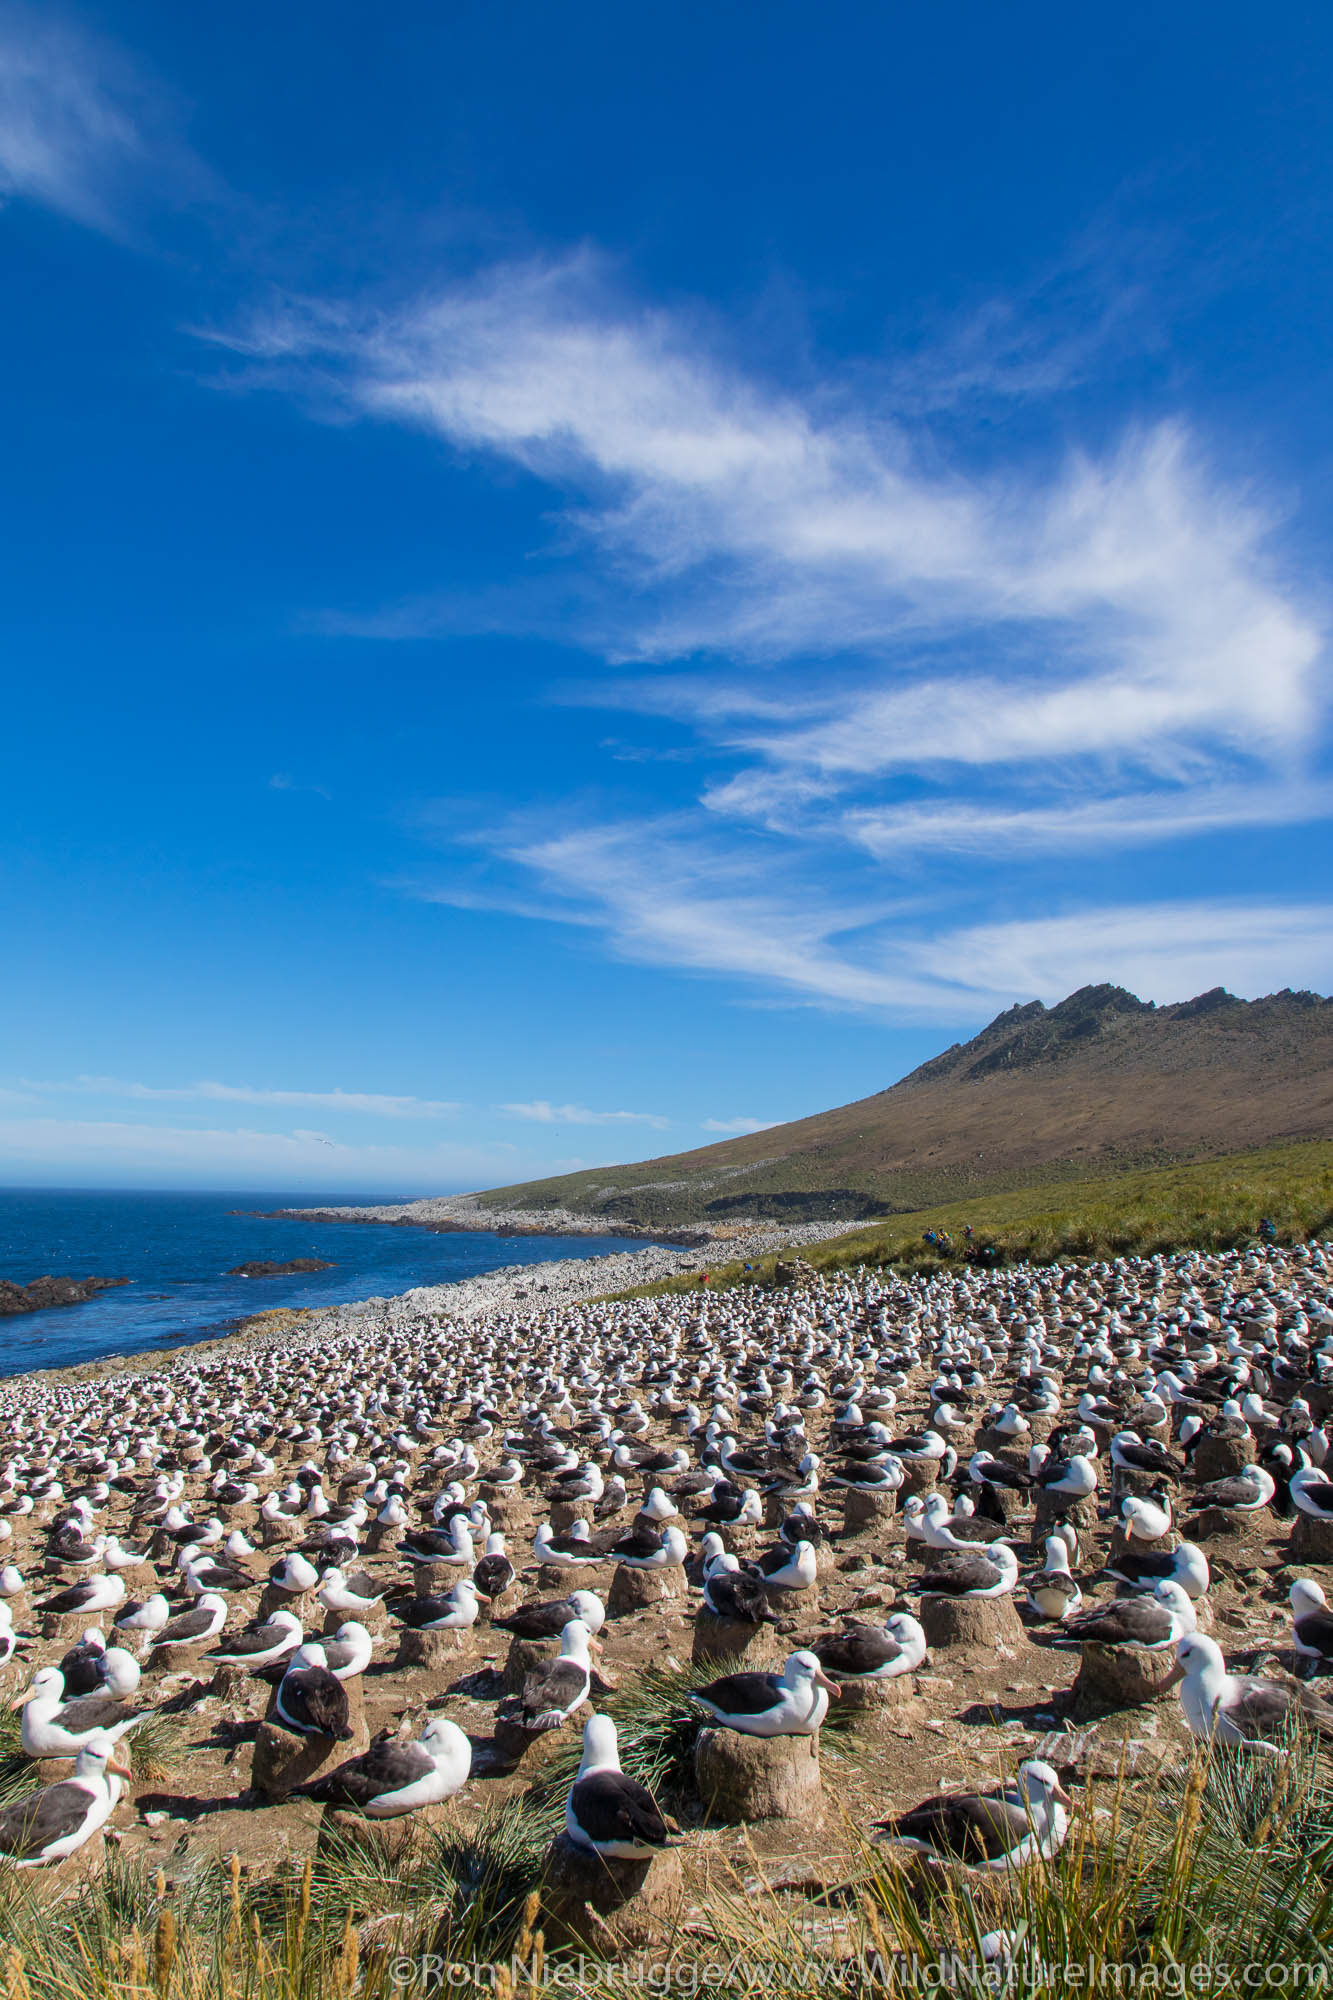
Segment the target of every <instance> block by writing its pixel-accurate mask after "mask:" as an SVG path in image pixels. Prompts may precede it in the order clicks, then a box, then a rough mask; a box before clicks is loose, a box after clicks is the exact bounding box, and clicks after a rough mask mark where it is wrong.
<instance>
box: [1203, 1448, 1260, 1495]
mask: <svg viewBox="0 0 1333 2000" xmlns="http://www.w3.org/2000/svg"><path fill="white" fill-rule="evenodd" d="M1253 1464H1254V1439H1253V1438H1252V1437H1241V1438H1213V1437H1201V1438H1200V1439H1199V1442H1198V1443H1197V1444H1196V1445H1195V1447H1194V1477H1195V1479H1196V1480H1197V1481H1198V1483H1199V1485H1200V1486H1207V1485H1208V1484H1209V1482H1210V1481H1211V1480H1214V1479H1234V1478H1235V1476H1236V1474H1237V1473H1238V1472H1243V1471H1244V1470H1245V1468H1246V1466H1247V1465H1253Z"/></svg>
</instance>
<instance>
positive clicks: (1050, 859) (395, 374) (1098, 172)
mask: <svg viewBox="0 0 1333 2000" xmlns="http://www.w3.org/2000/svg"><path fill="white" fill-rule="evenodd" d="M1330 75H1333V17H1330V15H1329V13H1328V11H1327V9H1324V8H1318V7H1314V6H1299V5H1293V6H1290V7H1285V8H1280V9H1276V10H1270V11H1269V13H1268V14H1267V15H1261V14H1259V13H1256V11H1255V10H1254V9H1253V8H1252V7H1245V8H1242V7H1240V6H1228V5H1223V6H1218V5H1215V4H1212V5H1208V6H1206V7H1205V6H1203V5H1191V4H1182V5H1178V6H1174V7H1172V8H1169V9H1164V8H1161V7H1160V6H1146V5H1142V6H1134V5H1130V6H1123V5H1122V6H1118V7H1116V8H1109V7H1102V8H1096V7H1094V8H1078V9H1074V8H1069V7H1067V6H1059V7H1057V6H1054V5H1025V6H1021V7H1016V8H1003V9H1001V8H997V7H995V6H993V5H990V4H980V0H960V4H955V5H953V6H950V7H948V8H944V7H920V6H906V5H897V4H883V0H881V4H877V5H864V6H863V5H850V4H848V5H839V4H837V3H836V0H834V3H833V4H830V5H827V6H825V7H822V8H819V9H814V8H811V7H809V6H803V5H802V6H798V5H792V4H781V0H779V4H773V5H765V6H763V7H760V6H757V5H743V6H741V5H717V4H714V5H712V6H709V7H707V8H704V7H697V6H688V5H678V6H674V7H662V8H657V9H646V8H637V9H628V8H625V7H623V6H610V5H597V4H588V5H584V6H580V7H578V8H560V9H557V8H553V7H550V6H544V5H543V6H539V5H535V4H532V5H527V4H521V3H518V0H516V4H512V5H506V6H504V7H496V6H495V5H493V4H492V5H489V6H482V5H440V4H439V3H438V0H432V3H431V4H429V5H424V4H415V3H414V0H405V4H402V5H400V6H397V7H395V8H393V9H391V10H388V11H387V12H383V11H382V12H381V13H380V14H375V13H373V12H372V11H368V10H366V9H365V8H364V7H361V6H355V7H353V6H347V5H337V4H334V5H327V4H325V5H321V6H319V7H318V8H316V7H315V6H313V5H306V4H303V0H292V4H289V5H286V6H284V7H282V8H278V9H275V8H273V7H271V6H266V7H260V6H256V5H250V4H245V0H242V4H239V5H233V6H232V7H230V8H228V9H225V10H206V9H198V8H181V7H179V6H171V7H168V6H166V5H155V4H141V3H139V0H121V4H120V5H118V6H116V7H115V8H109V7H107V8H102V9H85V10H79V11H62V10H61V9H59V8H52V7H46V6H44V7H42V8H41V9H33V10H24V9H17V8H0V191H2V192H3V196H4V200H3V206H0V279H2V281H3V295H4V299H5V310H4V312H3V314H0V363H2V364H3V365H2V366H0V396H2V397H3V406H4V407H3V437H4V444H5V450H4V461H5V477H4V480H3V484H2V485H0V495H2V496H3V498H2V501H0V504H2V505H3V510H4V518H3V523H2V524H0V528H2V532H0V563H3V570H4V586H5V587H4V607H5V620H4V628H5V631H4V650H5V674H4V678H5V688H6V694H5V702H4V711H3V713H4V727H3V730H2V731H0V824H3V840H4V857H5V858H4V868H3V885H2V887H0V913H2V919H3V923H4V935H5V938H6V940H7V943H8V954H7V961H8V962H7V967H6V977H5V979H4V982H3V993H2V995H0V1179H3V1180H5V1181H7V1182H10V1183H26V1182H43V1181H49V1182H77V1183H81V1184H98V1183H102V1182H108V1183H111V1182H121V1183H128V1184H131V1185H133V1184H138V1185H167V1184H182V1185H198V1186H244V1185H257V1186H270V1187H293V1188H295V1187H304V1186H308V1187H311V1188H319V1187H329V1188H332V1187H338V1188H344V1189H352V1188H355V1189H366V1190H372V1189H386V1190H395V1191H403V1192H413V1191H429V1190H435V1189H452V1188H460V1187H476V1186H484V1185H488V1184H494V1183H497V1182H503V1181H510V1180H516V1179H521V1178H523V1177H525V1176H528V1175H532V1174H536V1173H539V1172H542V1171H546V1170H548V1169H552V1168H555V1169H559V1168H564V1167H571V1166H575V1165H587V1164H593V1163H595V1162H598V1161H608V1160H614V1159H617V1158H626V1157H643V1156H647V1155H649V1154H655V1153H660V1152H670V1151H677V1150H681V1149H683V1148H686V1147H689V1146H692V1145H697V1144H702V1143H704V1142H705V1141H706V1140H708V1139H709V1138H712V1137H715V1136H716V1135H717V1134H718V1133H720V1132H729V1131H734V1130H748V1129H753V1128H754V1127H755V1126H757V1125H760V1124H764V1123H769V1122H773V1121H777V1120H780V1119H786V1118H790V1117H795V1116H799V1115H801V1114H803V1113H806V1112H809V1111H814V1110H818V1109H822V1108H824V1107H826V1106H827V1105H830V1104H833V1103H837V1102H842V1101H846V1100H847V1099H849V1098H853V1097H857V1096H862V1095H865V1094H867V1093H868V1092H870V1091H872V1090H875V1089H879V1088H882V1087H883V1086H884V1085H886V1084H887V1083H889V1082H891V1081H892V1080H893V1079H894V1078H895V1077H897V1076H899V1075H901V1074H902V1073H903V1072H904V1071H905V1070H906V1069H908V1068H910V1067H912V1066H913V1065H914V1064H915V1063H916V1062H918V1061H920V1060H922V1059H923V1058H924V1057H926V1056H928V1055H930V1054H932V1053H933V1052H935V1051H936V1050H937V1049H938V1048H939V1047H941V1046H943V1045H945V1044H947V1043H948V1042H950V1041H953V1040H956V1039H959V1038H961V1037H963V1036H965V1035H967V1034H970V1033H972V1032H974V1031H975V1030H976V1029H977V1028H978V1027H980V1026H981V1025H982V1024H983V1023H984V1022H985V1021H986V1020H988V1019H990V1018H991V1017H992V1016H993V1015H994V1014H995V1013H997V1012H998V1011H999V1010H1000V1009H1001V1008H1002V1007H1004V1006H1007V1005H1009V1004H1010V1003H1011V1002H1013V1001H1015V1000H1028V999H1031V998H1034V997H1040V998H1042V999H1044V1000H1046V1001H1048V1002H1050V1001H1054V1000H1057V999H1059V998H1060V997H1062V995H1063V994H1065V993H1066V992H1068V991H1070V990H1071V989H1072V988H1074V987H1076V986H1078V985H1080V984H1083V983H1085V982H1087V981H1090V980H1101V979H1111V980H1118V981H1121V982H1123V983H1124V984H1126V985H1129V986H1131V987H1133V988H1134V989H1135V990H1136V991H1137V992H1139V993H1140V994H1142V995H1144V996H1145V997H1149V998H1154V999H1157V1000H1159V1001H1168V1000H1173V999H1180V998H1185V997H1188V996H1189V995H1191V994H1193V993H1196V992H1198V991H1200V990H1202V989H1203V988H1205V987H1208V986H1212V985H1215V984H1217V983H1219V982H1221V983H1225V984H1227V985H1229V986H1231V987H1232V988H1233V990H1235V991H1238V992H1241V993H1244V994H1247V995H1253V994H1258V993H1263V992H1267V991H1272V990H1274V989H1275V988H1278V987H1281V986H1284V985H1293V986H1313V987H1316V988H1318V989H1320V990H1325V991H1327V990H1329V987H1330V985H1331V984H1333V941H1331V939H1333V927H1331V926H1330V922H1329V917H1330V897H1329V893H1328V889H1327V862H1328V853H1329V835H1328V820H1327V815H1328V805H1327V800H1328V797H1329V793H1328V786H1327V770H1328V754H1327V748H1328V746H1327V736H1328V715H1327V675H1326V666H1325V660H1326V636H1325V635H1326V631H1327V627H1328V624H1329V603H1328V597H1329V587H1328V583H1327V579H1328V577H1329V575H1330V561H1329V553H1330V540H1331V539H1333V477H1331V468H1333V393H1330V392H1331V391H1333V380H1331V379H1330V378H1331V377H1333V344H1330V341H1329V337H1328V330H1329V326H1330V323H1333V258H1331V257H1330V255H1329V241H1330V222H1331V221H1333V145H1331V143H1330V123H1329V109H1330V103H1329V99H1330V84H1329V78H1330Z"/></svg>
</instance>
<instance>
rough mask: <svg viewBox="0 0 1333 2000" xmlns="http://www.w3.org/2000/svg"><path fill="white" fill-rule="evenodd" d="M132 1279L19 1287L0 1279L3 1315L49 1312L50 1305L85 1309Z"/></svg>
mask: <svg viewBox="0 0 1333 2000" xmlns="http://www.w3.org/2000/svg"><path fill="white" fill-rule="evenodd" d="M129 1282H130V1281H129V1279H128V1278H34V1279H33V1281H32V1283H31V1284H29V1285H16V1284H14V1283H12V1282H11V1280H9V1279H8V1278H0V1314H11V1313H35V1312H45V1311H46V1310H47V1308H48V1307H50V1306H81V1305H82V1304H83V1302H84V1300H85V1299H90V1298H92V1297H93V1296H94V1294H95V1293H97V1292H107V1291H110V1290H111V1289H112V1288H113V1286H116V1285H128V1283H129Z"/></svg>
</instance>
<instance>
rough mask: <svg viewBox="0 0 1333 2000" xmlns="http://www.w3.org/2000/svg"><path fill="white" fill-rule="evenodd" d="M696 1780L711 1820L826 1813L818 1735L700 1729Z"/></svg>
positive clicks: (807, 1817) (809, 1822) (818, 1817)
mask: <svg viewBox="0 0 1333 2000" xmlns="http://www.w3.org/2000/svg"><path fill="white" fill-rule="evenodd" d="M694 1784H695V1790H696V1791H697V1792H698V1794H699V1799H700V1802H701V1803H702V1805H703V1808H704V1811H705V1812H706V1813H707V1815H708V1817H709V1818H710V1819H715V1820H723V1821H725V1822H727V1823H728V1824H731V1825H740V1824H744V1823H746V1822H749V1821H753V1820H763V1819H792V1820H801V1821H802V1822H803V1823H804V1824H805V1825H806V1826H808V1827H812V1828H813V1827H816V1826H818V1825H819V1824H820V1823H821V1821H822V1820H823V1817H824V1793H823V1784H822V1781H821V1778H820V1772H819V1738H818V1736H745V1735H742V1733H741V1731H740V1730H738V1729H701V1730H700V1731H699V1735H698V1739H697V1741H696V1743H695V1746H694Z"/></svg>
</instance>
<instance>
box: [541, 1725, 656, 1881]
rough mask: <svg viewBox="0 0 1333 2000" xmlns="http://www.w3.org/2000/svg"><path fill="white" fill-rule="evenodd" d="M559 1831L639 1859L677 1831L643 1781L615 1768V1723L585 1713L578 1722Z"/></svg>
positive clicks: (614, 1857) (612, 1855) (588, 1845)
mask: <svg viewBox="0 0 1333 2000" xmlns="http://www.w3.org/2000/svg"><path fill="white" fill-rule="evenodd" d="M565 1832H566V1833H567V1834H568V1835H569V1838H570V1839H571V1840H572V1841H573V1842H574V1845H575V1846H576V1847H582V1848H585V1849H590V1850H591V1852H592V1853H594V1854H600V1855H603V1856H604V1857H605V1858H606V1859H607V1860H610V1861H643V1860H646V1859H647V1858H649V1857H650V1856H651V1855H654V1854H658V1853H660V1852H661V1850H662V1849H663V1848H665V1847H671V1846H674V1845H675V1843H676V1840H677V1839H678V1837H679V1834H680V1828H679V1827H678V1826H677V1824H676V1822H675V1820H673V1819H668V1818H667V1816H666V1814H665V1813H664V1812H663V1811H662V1810H661V1808H660V1806H659V1805H658V1803H657V1801H656V1799H655V1798H654V1797H653V1795H652V1793H651V1792H650V1791H649V1790H648V1788H647V1786H646V1785H641V1784H640V1783H639V1781H638V1779H637V1778H627V1777H626V1776H625V1774H624V1772H623V1771H622V1770H621V1768H620V1746H619V1743H618V1741H617V1737H616V1725H615V1723H614V1722H613V1721H612V1720H611V1718H610V1716H609V1715H590V1716H589V1717H588V1720H587V1721H586V1722H585V1723H584V1725H583V1756H582V1759H581V1760H580V1763H579V1770H578V1776H577V1777H576V1778H575V1780H574V1782H573V1784H572V1785H571V1786H570V1788H569V1795H568V1797H567V1798H566V1800H565Z"/></svg>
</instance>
